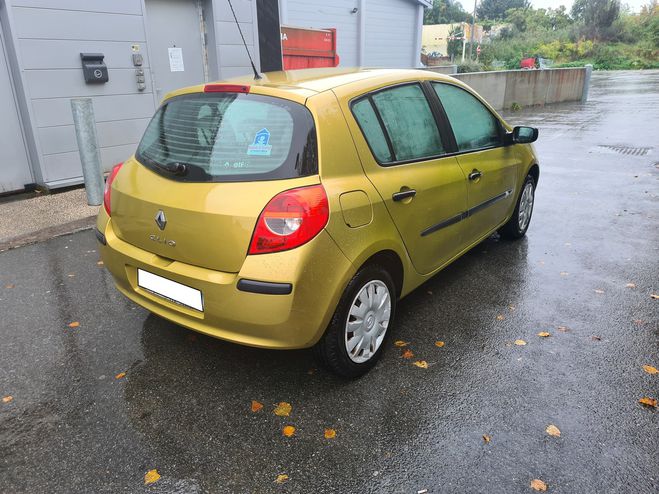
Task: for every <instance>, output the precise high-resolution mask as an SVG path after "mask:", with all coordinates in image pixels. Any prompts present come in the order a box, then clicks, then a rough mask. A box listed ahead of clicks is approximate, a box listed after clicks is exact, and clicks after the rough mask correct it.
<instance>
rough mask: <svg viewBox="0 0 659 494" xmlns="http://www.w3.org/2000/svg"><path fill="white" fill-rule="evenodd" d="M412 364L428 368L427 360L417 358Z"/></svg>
mask: <svg viewBox="0 0 659 494" xmlns="http://www.w3.org/2000/svg"><path fill="white" fill-rule="evenodd" d="M414 365H416V366H417V367H419V368H420V369H427V368H428V362H426V361H425V360H417V361H416V362H414Z"/></svg>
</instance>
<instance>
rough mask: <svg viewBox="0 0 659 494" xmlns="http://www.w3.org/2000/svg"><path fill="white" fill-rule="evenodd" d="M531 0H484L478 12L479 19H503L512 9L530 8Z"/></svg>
mask: <svg viewBox="0 0 659 494" xmlns="http://www.w3.org/2000/svg"><path fill="white" fill-rule="evenodd" d="M530 6H531V3H530V2H529V0H482V2H481V3H480V5H479V6H478V8H477V9H476V14H477V16H476V17H477V18H478V19H492V20H495V19H503V18H504V17H505V16H506V11H507V10H510V9H528V8H529V7H530Z"/></svg>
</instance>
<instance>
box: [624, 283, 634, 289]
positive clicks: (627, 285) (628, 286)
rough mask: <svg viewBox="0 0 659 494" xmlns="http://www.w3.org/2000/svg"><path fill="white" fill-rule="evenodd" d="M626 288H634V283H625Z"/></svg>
mask: <svg viewBox="0 0 659 494" xmlns="http://www.w3.org/2000/svg"><path fill="white" fill-rule="evenodd" d="M625 287H626V288H636V285H635V284H634V283H627V284H626V285H625Z"/></svg>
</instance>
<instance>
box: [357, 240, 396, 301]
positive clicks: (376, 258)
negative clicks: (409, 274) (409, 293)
mask: <svg viewBox="0 0 659 494" xmlns="http://www.w3.org/2000/svg"><path fill="white" fill-rule="evenodd" d="M371 265H378V266H382V267H383V268H385V269H386V270H387V271H388V272H389V274H390V275H391V278H392V279H393V281H394V284H395V285H396V298H400V295H401V293H402V291H403V281H404V279H405V270H404V268H403V261H402V260H401V259H400V257H399V256H398V254H397V253H396V252H395V251H393V250H390V249H386V250H381V251H379V252H376V253H375V254H373V255H372V256H370V257H369V258H368V259H366V260H365V261H364V262H363V263H362V264H361V266H359V269H358V271H359V270H361V269H363V268H364V267H366V266H371Z"/></svg>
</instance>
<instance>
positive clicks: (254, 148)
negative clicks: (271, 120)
mask: <svg viewBox="0 0 659 494" xmlns="http://www.w3.org/2000/svg"><path fill="white" fill-rule="evenodd" d="M269 142H270V132H269V131H268V129H266V128H263V129H261V130H259V131H258V132H257V133H256V135H255V136H254V142H253V143H252V144H250V145H249V146H248V147H247V154H248V155H251V156H270V151H272V146H270V144H269Z"/></svg>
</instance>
